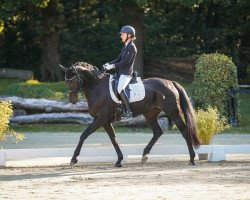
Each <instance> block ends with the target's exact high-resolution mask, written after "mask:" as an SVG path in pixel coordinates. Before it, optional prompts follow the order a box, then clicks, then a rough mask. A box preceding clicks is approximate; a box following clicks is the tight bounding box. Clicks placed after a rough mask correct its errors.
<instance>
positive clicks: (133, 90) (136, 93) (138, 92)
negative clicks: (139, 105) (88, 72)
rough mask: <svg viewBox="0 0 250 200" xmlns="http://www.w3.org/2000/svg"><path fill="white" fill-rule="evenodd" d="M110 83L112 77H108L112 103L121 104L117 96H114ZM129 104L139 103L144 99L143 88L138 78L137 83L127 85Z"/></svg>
mask: <svg viewBox="0 0 250 200" xmlns="http://www.w3.org/2000/svg"><path fill="white" fill-rule="evenodd" d="M112 81H114V79H113V75H110V77H109V93H110V96H111V98H112V99H113V101H114V102H116V103H120V104H121V103H122V102H121V101H120V100H119V99H118V98H117V96H116V95H115V93H114V91H113V87H112ZM128 87H129V93H130V94H129V95H128V96H129V102H130V103H133V102H137V101H141V100H142V99H144V97H145V87H144V85H143V83H142V80H141V78H140V77H137V83H135V84H129V86H128Z"/></svg>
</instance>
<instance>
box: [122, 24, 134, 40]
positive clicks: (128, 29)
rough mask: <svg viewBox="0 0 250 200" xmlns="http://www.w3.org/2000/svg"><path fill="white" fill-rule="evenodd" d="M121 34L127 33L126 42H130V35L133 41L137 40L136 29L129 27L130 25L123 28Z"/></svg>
mask: <svg viewBox="0 0 250 200" xmlns="http://www.w3.org/2000/svg"><path fill="white" fill-rule="evenodd" d="M120 33H127V39H126V41H127V40H128V34H130V35H132V37H131V38H132V39H133V40H135V39H136V38H135V29H134V28H133V27H132V26H129V25H127V26H123V27H122V28H121V31H120Z"/></svg>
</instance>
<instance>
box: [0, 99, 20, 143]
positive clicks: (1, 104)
mask: <svg viewBox="0 0 250 200" xmlns="http://www.w3.org/2000/svg"><path fill="white" fill-rule="evenodd" d="M12 114H13V111H12V106H11V104H10V103H9V102H8V101H0V141H1V140H5V139H6V138H7V136H14V140H16V141H18V140H22V139H23V138H24V136H23V134H19V133H16V132H15V131H13V130H11V129H10V128H9V117H10V116H11V115H12Z"/></svg>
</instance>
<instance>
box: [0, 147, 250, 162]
mask: <svg viewBox="0 0 250 200" xmlns="http://www.w3.org/2000/svg"><path fill="white" fill-rule="evenodd" d="M145 146H146V145H145V144H140V145H138V144H137V145H120V147H121V151H122V153H123V156H124V160H123V161H125V162H126V161H128V160H130V159H135V158H138V159H140V157H141V155H142V152H143V149H144V148H145ZM74 150H75V149H74V148H39V149H0V166H6V162H7V161H14V160H24V159H33V158H51V157H72V155H73V153H74ZM195 153H196V154H208V155H209V161H223V160H226V154H239V153H240V154H250V145H201V146H200V148H199V149H195ZM182 154H188V148H187V146H186V145H162V144H156V145H155V146H154V147H153V148H152V150H151V152H150V154H149V156H148V157H149V160H150V159H161V158H164V156H165V157H166V156H170V155H182ZM78 160H79V162H111V161H112V162H115V161H116V160H117V154H116V152H115V149H114V147H113V146H84V147H83V148H82V150H81V154H80V155H79V157H78Z"/></svg>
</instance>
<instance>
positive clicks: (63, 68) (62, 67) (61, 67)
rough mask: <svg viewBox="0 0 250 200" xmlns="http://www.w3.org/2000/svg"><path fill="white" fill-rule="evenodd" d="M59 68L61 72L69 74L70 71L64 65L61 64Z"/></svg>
mask: <svg viewBox="0 0 250 200" xmlns="http://www.w3.org/2000/svg"><path fill="white" fill-rule="evenodd" d="M59 67H60V69H61V70H63V71H64V73H66V72H67V70H68V69H67V68H66V67H64V66H62V65H60V64H59Z"/></svg>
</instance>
